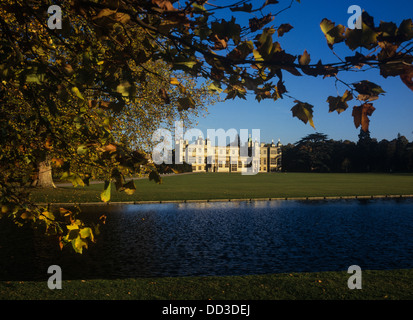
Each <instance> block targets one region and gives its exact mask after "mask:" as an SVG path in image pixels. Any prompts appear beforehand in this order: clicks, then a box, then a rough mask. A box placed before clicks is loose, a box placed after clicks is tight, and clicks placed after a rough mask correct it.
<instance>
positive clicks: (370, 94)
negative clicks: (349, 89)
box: [353, 80, 386, 101]
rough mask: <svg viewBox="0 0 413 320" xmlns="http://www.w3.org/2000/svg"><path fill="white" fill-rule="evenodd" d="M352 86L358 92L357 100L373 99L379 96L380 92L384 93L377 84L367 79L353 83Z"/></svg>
mask: <svg viewBox="0 0 413 320" xmlns="http://www.w3.org/2000/svg"><path fill="white" fill-rule="evenodd" d="M353 86H354V88H355V90H356V91H357V92H358V93H359V95H358V97H357V99H358V100H364V101H374V100H377V99H378V98H379V95H380V94H383V93H386V91H384V90H383V89H382V88H381V87H380V86H379V85H377V84H375V83H373V82H370V81H367V80H363V81H360V82H358V83H354V84H353Z"/></svg>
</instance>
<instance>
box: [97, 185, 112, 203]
mask: <svg viewBox="0 0 413 320" xmlns="http://www.w3.org/2000/svg"><path fill="white" fill-rule="evenodd" d="M111 186H112V183H111V182H110V181H105V186H104V190H103V192H102V193H101V194H100V198H101V199H102V201H103V202H108V201H109V200H110V193H111Z"/></svg>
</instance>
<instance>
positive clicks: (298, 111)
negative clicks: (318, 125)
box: [291, 100, 315, 129]
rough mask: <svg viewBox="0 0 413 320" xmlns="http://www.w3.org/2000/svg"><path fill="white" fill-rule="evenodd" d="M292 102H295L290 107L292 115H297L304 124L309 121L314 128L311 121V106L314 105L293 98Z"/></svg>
mask: <svg viewBox="0 0 413 320" xmlns="http://www.w3.org/2000/svg"><path fill="white" fill-rule="evenodd" d="M294 102H295V103H297V104H296V105H295V106H294V107H292V108H291V111H292V113H293V117H297V118H298V119H300V120H301V121H302V122H304V123H305V124H307V122H309V123H310V125H311V126H312V127H313V128H314V129H315V126H314V122H313V107H314V106H312V105H311V104H308V103H306V102H301V101H298V100H295V101H294Z"/></svg>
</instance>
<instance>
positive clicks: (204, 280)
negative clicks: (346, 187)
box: [0, 269, 413, 300]
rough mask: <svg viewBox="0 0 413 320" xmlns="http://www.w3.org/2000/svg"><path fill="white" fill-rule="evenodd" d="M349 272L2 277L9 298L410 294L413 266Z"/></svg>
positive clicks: (2, 292) (0, 285) (0, 290)
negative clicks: (351, 282)
mask: <svg viewBox="0 0 413 320" xmlns="http://www.w3.org/2000/svg"><path fill="white" fill-rule="evenodd" d="M350 276H351V274H348V273H347V272H345V271H341V272H316V273H285V274H270V275H248V276H233V277H179V278H133V279H111V280H104V279H94V280H88V279H87V280H82V279H79V280H64V281H63V282H62V289H61V290H50V289H49V288H48V286H47V282H46V281H44V282H34V281H3V282H0V299H7V300H16V299H17V300H48V299H51V300H78V299H79V300H94V299H96V300H411V299H413V292H412V290H411V284H412V283H413V270H411V269H408V270H385V271H378V270H365V271H364V270H363V271H362V289H353V290H351V289H349V288H348V285H347V282H348V279H349V277H350Z"/></svg>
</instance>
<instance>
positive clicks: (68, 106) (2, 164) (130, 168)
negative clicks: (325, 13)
mask: <svg viewBox="0 0 413 320" xmlns="http://www.w3.org/2000/svg"><path fill="white" fill-rule="evenodd" d="M299 2H300V1H299V0H296V1H294V0H291V1H288V2H287V3H284V4H281V3H280V2H279V1H277V0H262V1H248V0H237V1H235V0H234V2H229V3H226V4H219V5H216V4H214V3H210V2H207V1H206V0H191V1H185V2H184V1H172V0H171V1H169V0H151V1H146V0H102V1H98V0H63V1H60V2H55V1H52V0H24V1H23V0H3V1H2V2H1V4H0V32H1V33H0V101H1V110H0V116H1V117H0V124H1V127H0V130H1V131H0V144H1V145H0V146H1V157H0V168H1V172H0V201H1V203H2V206H3V207H2V212H3V215H6V216H8V217H11V218H12V219H14V220H15V221H16V222H17V223H23V222H25V221H30V222H34V221H39V220H41V222H42V223H44V224H45V225H46V227H47V230H49V231H50V232H51V233H53V234H56V235H58V236H59V237H60V240H61V243H63V242H65V243H72V245H73V247H74V248H75V250H76V251H78V252H81V251H82V249H83V248H84V247H87V239H89V240H93V239H94V237H93V230H92V229H91V228H90V227H88V226H86V225H84V223H83V222H82V221H80V220H79V219H77V218H76V214H75V213H73V212H69V211H67V210H65V209H63V208H62V209H61V210H60V212H57V213H52V212H49V210H47V209H46V208H40V207H38V206H36V205H34V204H31V203H30V202H28V201H27V199H28V198H27V196H26V195H25V192H26V191H27V188H26V187H27V184H28V183H29V182H30V180H31V179H32V176H33V170H34V164H35V163H37V162H38V161H39V159H44V158H45V157H46V155H49V156H50V157H51V161H52V162H53V163H54V165H55V166H57V167H59V168H60V171H61V173H62V178H65V179H68V180H70V181H72V183H73V184H74V185H75V186H82V185H85V184H87V183H88V181H89V179H90V177H91V175H92V174H93V171H96V170H97V171H99V172H100V173H101V174H103V175H104V176H105V180H106V184H105V189H104V190H103V192H102V200H103V201H108V200H109V199H110V188H111V185H112V183H113V184H114V185H115V186H116V188H117V189H118V190H123V191H125V192H134V191H135V190H134V185H133V182H131V181H129V182H126V181H125V178H124V175H125V174H131V173H136V172H147V173H149V177H150V179H153V180H155V181H156V182H160V177H159V174H158V173H157V171H156V168H155V166H154V165H153V164H152V163H151V161H150V157H149V155H148V152H150V148H149V150H148V148H147V147H146V148H145V143H146V142H147V138H148V135H149V133H150V132H151V130H153V128H155V127H156V126H158V125H160V124H161V123H164V122H168V120H170V119H173V118H174V117H185V114H186V113H187V112H189V113H191V112H194V113H195V114H196V113H197V112H198V111H199V110H200V108H202V105H204V103H205V101H207V102H208V101H213V98H211V97H213V95H211V93H213V92H215V93H223V94H224V95H225V98H226V99H235V98H241V99H243V98H245V97H246V94H247V92H249V93H252V94H253V95H254V96H255V98H256V100H257V101H261V100H263V99H272V100H275V101H276V100H278V99H282V98H284V97H291V96H290V95H289V93H288V91H287V86H288V84H286V83H285V77H284V75H285V73H289V74H292V75H293V76H308V77H324V78H326V77H335V78H336V79H337V81H340V82H342V83H343V84H345V85H346V87H347V90H346V91H345V92H344V93H343V94H342V95H339V96H336V97H332V96H329V97H326V101H327V102H328V104H329V111H330V112H334V111H337V112H338V113H341V112H344V111H345V110H346V109H347V108H348V107H349V101H351V100H353V99H355V98H356V99H357V100H358V101H359V105H355V106H353V110H352V115H353V117H354V124H355V126H356V127H357V128H359V127H361V129H362V130H363V131H367V130H368V127H369V121H370V117H371V116H372V114H373V112H374V110H375V108H374V106H373V104H374V101H375V100H376V99H378V98H379V97H380V95H381V94H383V93H384V90H383V89H382V88H381V87H380V86H378V85H377V84H375V83H372V82H371V81H369V80H367V79H362V80H360V81H359V82H357V83H351V84H348V83H345V82H343V81H342V80H340V78H339V75H340V74H341V73H343V72H347V71H354V70H356V71H357V70H358V71H363V70H366V69H371V68H374V69H377V70H379V73H380V75H381V76H382V77H384V78H387V77H400V79H401V81H402V82H403V83H404V84H405V85H406V86H408V87H409V88H410V89H412V90H413V80H412V78H413V65H412V61H413V57H412V50H413V46H412V39H413V23H412V20H411V19H405V20H403V21H402V23H400V24H399V25H396V24H395V23H393V22H380V24H378V25H377V24H376V23H375V22H374V19H373V17H371V16H370V15H369V14H368V13H367V12H363V14H362V29H350V28H348V27H345V26H343V25H340V24H338V25H336V24H335V23H334V22H332V21H330V20H329V19H327V18H325V19H323V20H322V21H321V22H320V29H321V31H322V33H323V34H324V35H325V38H326V45H327V46H328V47H329V48H331V49H332V50H333V49H334V47H335V46H337V45H345V46H347V47H348V49H349V50H350V52H351V54H350V55H349V56H347V57H345V58H342V59H338V61H337V62H335V63H323V62H322V61H321V60H318V61H317V62H314V60H313V59H314V58H312V57H311V52H307V51H304V52H303V53H302V54H301V55H294V54H292V53H289V52H288V49H286V48H282V47H281V44H280V42H279V38H281V37H284V36H286V34H287V33H288V32H289V31H290V30H291V29H292V28H293V24H294V21H291V24H290V23H283V24H279V23H278V24H277V19H276V18H277V16H278V15H279V14H280V13H282V12H283V11H285V10H288V9H289V8H290V7H291V6H292V5H293V4H296V3H297V5H299V4H298V3H299ZM56 4H57V5H59V8H60V9H61V13H62V15H61V17H62V21H61V29H60V28H56V29H53V28H50V26H49V24H48V19H50V18H51V15H50V13H49V12H48V8H49V7H50V6H51V5H56ZM220 12H229V13H230V16H229V17H228V18H221V16H222V15H220V14H219V13H220ZM241 13H242V14H245V13H246V14H250V19H249V20H248V25H243V24H242V23H239V19H238V15H239V14H241ZM237 19H238V20H237ZM315 36H316V35H315ZM360 48H364V49H366V50H367V51H368V52H367V53H365V54H363V53H361V51H360V50H358V49H360ZM290 49H291V48H290ZM207 89H208V90H207ZM209 99H211V100H209ZM293 100H294V99H293ZM154 106H155V107H154ZM313 108H314V106H313V105H311V103H310V102H303V101H299V100H294V102H293V104H292V107H291V111H292V114H293V116H294V117H297V118H298V119H300V120H301V121H303V122H305V123H309V124H310V125H312V126H314V123H313ZM135 129H136V131H135Z"/></svg>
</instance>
